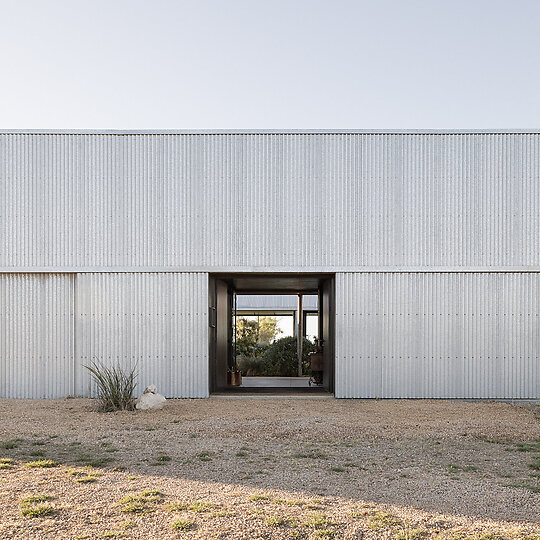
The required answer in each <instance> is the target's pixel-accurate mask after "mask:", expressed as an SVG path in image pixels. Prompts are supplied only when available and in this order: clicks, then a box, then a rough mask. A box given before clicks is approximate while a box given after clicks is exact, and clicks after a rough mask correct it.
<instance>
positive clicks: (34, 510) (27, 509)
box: [21, 504, 55, 517]
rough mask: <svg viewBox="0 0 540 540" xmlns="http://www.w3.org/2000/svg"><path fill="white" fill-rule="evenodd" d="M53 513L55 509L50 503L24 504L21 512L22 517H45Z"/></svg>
mask: <svg viewBox="0 0 540 540" xmlns="http://www.w3.org/2000/svg"><path fill="white" fill-rule="evenodd" d="M54 513H55V509H54V507H53V506H51V505H50V504H36V505H34V506H24V507H23V509H22V510H21V514H22V515H23V516H24V517H45V516H51V515H53V514H54Z"/></svg>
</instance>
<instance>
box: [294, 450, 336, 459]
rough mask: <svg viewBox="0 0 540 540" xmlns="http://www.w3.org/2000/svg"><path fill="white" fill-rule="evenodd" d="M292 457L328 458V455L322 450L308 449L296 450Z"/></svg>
mask: <svg viewBox="0 0 540 540" xmlns="http://www.w3.org/2000/svg"><path fill="white" fill-rule="evenodd" d="M292 457H293V458H300V459H328V456H327V455H326V454H325V453H324V452H320V451H318V450H310V451H308V452H296V453H295V454H292Z"/></svg>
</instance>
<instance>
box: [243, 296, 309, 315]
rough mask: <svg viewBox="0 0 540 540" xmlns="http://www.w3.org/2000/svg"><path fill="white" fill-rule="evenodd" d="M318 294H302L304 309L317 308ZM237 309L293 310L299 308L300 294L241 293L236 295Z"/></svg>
mask: <svg viewBox="0 0 540 540" xmlns="http://www.w3.org/2000/svg"><path fill="white" fill-rule="evenodd" d="M317 300H318V299H317V295H315V294H304V295H303V296H302V306H303V309H304V310H306V309H309V310H314V309H317ZM236 306H237V309H243V310H247V309H253V310H272V309H274V310H276V311H279V310H292V311H296V310H297V309H298V296H297V295H295V294H294V295H291V294H287V295H285V294H249V295H248V294H239V295H237V297H236Z"/></svg>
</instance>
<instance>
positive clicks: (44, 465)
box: [25, 459, 60, 469]
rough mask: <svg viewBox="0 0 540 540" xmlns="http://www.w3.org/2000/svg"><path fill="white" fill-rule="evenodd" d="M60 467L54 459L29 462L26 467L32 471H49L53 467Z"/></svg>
mask: <svg viewBox="0 0 540 540" xmlns="http://www.w3.org/2000/svg"><path fill="white" fill-rule="evenodd" d="M58 465H60V464H59V463H57V462H56V461H53V460H52V459H38V460H37V461H29V462H28V463H27V464H26V465H25V467H29V468H30V469H36V468H41V469H49V468H51V467H58Z"/></svg>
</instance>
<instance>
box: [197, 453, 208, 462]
mask: <svg viewBox="0 0 540 540" xmlns="http://www.w3.org/2000/svg"><path fill="white" fill-rule="evenodd" d="M211 455H212V453H211V452H199V453H198V454H197V457H198V458H199V461H212V458H211V457H210V456H211Z"/></svg>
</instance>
